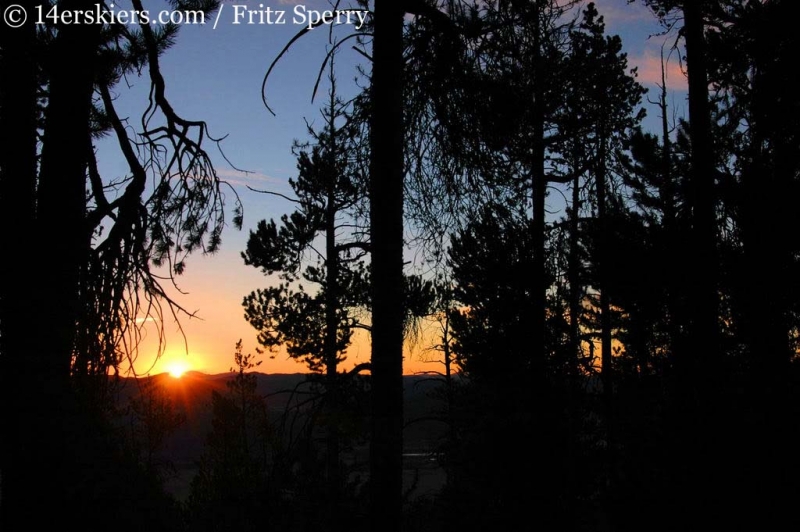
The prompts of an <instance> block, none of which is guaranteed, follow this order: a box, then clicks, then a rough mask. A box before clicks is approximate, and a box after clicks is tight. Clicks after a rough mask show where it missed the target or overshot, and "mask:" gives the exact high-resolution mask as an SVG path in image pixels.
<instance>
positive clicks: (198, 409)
mask: <svg viewBox="0 0 800 532" xmlns="http://www.w3.org/2000/svg"><path fill="white" fill-rule="evenodd" d="M255 375H256V378H257V391H258V393H259V394H260V395H261V396H263V397H265V398H266V402H267V408H268V410H269V414H270V417H271V418H272V420H273V421H276V420H277V419H278V418H279V417H280V416H281V414H282V413H283V412H284V410H285V407H286V405H287V402H288V401H289V398H290V397H291V393H289V392H291V391H292V390H295V389H296V388H298V387H299V388H300V389H301V390H305V391H308V390H309V389H310V385H309V384H304V383H305V382H306V380H307V377H308V376H307V375H306V374H301V373H295V374H264V373H255ZM234 377H235V374H234V373H222V374H216V375H207V374H204V373H200V372H196V371H190V372H187V373H185V374H184V375H183V376H182V377H180V378H174V377H172V376H171V375H169V374H167V373H163V374H159V375H154V376H151V377H144V378H139V379H134V378H123V379H119V380H118V387H117V389H116V390H117V398H118V404H119V406H120V407H121V408H122V409H124V407H125V406H126V405H128V404H129V403H130V401H131V399H132V398H134V397H137V396H139V395H140V394H141V393H143V390H146V389H147V388H148V387H150V386H155V387H156V388H157V389H158V390H159V393H161V392H163V393H164V394H165V395H166V397H168V398H169V400H170V402H171V403H172V405H173V407H174V409H175V410H176V411H177V412H178V413H180V414H181V415H182V416H183V417H184V418H185V421H184V422H183V424H182V425H181V426H180V427H178V429H177V430H176V431H175V432H174V433H172V434H171V435H170V437H169V438H168V439H167V441H166V442H165V444H164V447H163V450H162V453H160V454H161V458H162V459H164V460H166V461H168V462H170V463H172V464H173V465H174V466H175V467H176V469H177V471H178V478H177V479H173V484H174V485H173V486H172V487H171V490H172V491H173V492H174V493H175V494H176V495H177V496H179V497H181V498H182V497H185V496H186V495H187V494H188V489H189V483H190V481H191V478H192V477H193V476H194V474H195V472H196V470H197V463H198V462H199V460H200V458H201V456H202V454H203V447H204V445H205V442H206V439H207V436H208V434H209V433H210V431H211V426H212V425H211V421H212V408H211V395H212V392H213V391H217V392H219V393H221V394H223V395H224V394H226V393H227V390H228V389H227V386H226V383H227V382H228V381H230V380H231V379H233V378H234ZM403 385H404V394H405V405H404V409H405V423H406V429H405V431H404V447H405V451H406V453H407V454H408V457H407V462H408V464H407V465H412V466H413V464H415V463H418V462H419V463H422V462H429V460H428V459H425V458H424V457H425V456H429V455H430V454H431V453H433V452H435V451H436V450H437V449H438V446H439V445H440V442H441V441H442V438H443V437H444V435H445V433H446V425H445V424H444V423H443V421H442V420H441V412H442V411H443V410H444V404H443V402H442V401H441V400H440V399H437V398H436V393H437V390H439V389H440V388H441V386H442V384H441V382H440V381H437V380H434V379H431V378H430V377H423V376H405V377H404V378H403ZM440 395H441V394H440ZM126 422H129V421H125V420H123V421H122V423H126ZM362 453H366V449H363V450H362V451H359V454H362ZM364 459H366V455H365V456H364ZM425 467H429V466H427V465H425Z"/></svg>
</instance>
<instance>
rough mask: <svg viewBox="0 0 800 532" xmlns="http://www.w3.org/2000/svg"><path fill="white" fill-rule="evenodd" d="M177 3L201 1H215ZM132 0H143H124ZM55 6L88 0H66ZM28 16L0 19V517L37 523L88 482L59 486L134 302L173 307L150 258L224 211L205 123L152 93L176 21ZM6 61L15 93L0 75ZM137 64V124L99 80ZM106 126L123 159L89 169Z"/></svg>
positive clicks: (201, 234)
mask: <svg viewBox="0 0 800 532" xmlns="http://www.w3.org/2000/svg"><path fill="white" fill-rule="evenodd" d="M181 5H184V6H188V7H197V8H198V9H203V10H206V11H213V9H215V8H216V7H217V5H218V4H216V3H215V2H193V3H189V4H185V3H182V4H181ZM133 6H134V8H136V9H139V10H142V9H143V7H142V5H141V2H139V1H138V0H134V3H133ZM3 7H4V9H5V7H6V6H5V4H4V6H3ZM59 7H60V8H62V9H65V10H66V9H69V10H71V9H76V10H91V9H94V8H95V5H94V4H91V3H89V2H88V1H86V0H73V1H68V2H66V3H64V4H63V5H62V4H59ZM33 22H34V21H33V20H32V17H28V22H27V23H26V24H23V26H22V27H21V28H17V29H14V28H10V27H7V26H5V25H4V26H3V29H2V35H1V36H0V38H2V43H0V46H2V49H3V54H2V65H0V68H2V71H3V73H4V74H3V76H2V82H0V85H2V88H0V94H2V98H3V99H2V104H1V105H2V107H1V108H0V121H2V123H0V129H1V130H2V132H3V135H4V139H13V138H14V137H17V138H18V139H19V140H11V143H10V146H11V147H14V148H15V151H13V152H12V151H6V150H5V149H4V151H3V156H2V161H0V202H1V203H2V211H3V213H4V214H3V216H4V217H5V218H4V221H6V222H9V223H10V222H11V221H12V220H14V225H16V224H18V223H20V222H24V223H26V224H27V225H26V229H25V231H23V230H20V231H18V233H19V236H14V237H12V244H17V243H19V244H21V246H20V247H19V248H17V249H18V250H19V251H20V252H25V253H26V256H27V257H28V258H29V259H30V261H31V262H30V264H31V265H32V266H25V265H24V264H23V263H22V261H19V264H15V265H11V264H9V265H4V268H7V269H6V270H4V271H3V273H4V275H5V274H9V275H13V276H14V278H15V284H16V283H18V286H24V287H26V289H25V290H27V293H25V290H11V289H10V285H8V284H6V283H4V284H3V292H2V294H0V306H2V311H0V327H2V330H1V331H0V337H2V345H0V358H1V359H2V362H1V363H2V367H0V373H1V374H2V378H3V384H4V386H3V392H2V393H3V394H4V395H3V404H4V405H10V404H12V402H13V401H14V400H19V398H25V402H26V404H28V405H29V408H28V409H27V411H25V412H15V411H14V409H11V408H4V412H3V414H4V420H6V427H7V430H4V432H5V433H7V434H10V435H11V436H9V437H8V438H7V439H5V438H4V444H3V449H2V451H3V455H2V469H3V497H2V501H3V502H2V514H3V515H2V519H3V523H4V524H5V523H12V522H28V523H30V524H31V526H37V524H39V525H41V526H42V527H44V528H51V527H52V526H49V525H55V524H59V525H63V524H64V523H65V522H70V520H72V519H80V518H83V517H85V515H86V513H85V512H84V511H83V506H82V505H84V504H88V503H87V502H86V501H88V500H89V499H90V498H89V497H83V496H82V495H81V494H80V493H78V491H80V490H79V489H76V490H70V489H67V486H70V485H76V486H80V485H81V483H80V482H79V481H77V480H76V479H80V478H81V476H82V475H83V474H84V473H83V472H84V471H86V468H85V464H86V463H87V462H88V461H90V460H97V459H98V457H97V456H91V453H90V452H89V450H88V449H89V446H82V444H81V442H82V441H85V440H87V439H90V435H92V434H94V433H95V432H96V431H95V430H93V428H92V427H96V423H97V418H98V417H101V416H102V411H103V410H104V409H105V408H106V407H107V405H108V400H107V397H104V396H102V394H100V393H95V392H96V391H97V390H98V389H100V387H102V386H103V385H104V384H105V380H106V379H107V373H108V371H109V369H117V368H118V367H119V365H120V363H121V362H122V361H123V360H124V359H125V357H127V356H130V355H133V356H135V348H136V345H137V343H138V340H139V338H140V336H139V326H138V325H137V321H136V320H137V318H141V317H142V315H141V314H146V315H148V316H154V317H156V318H158V319H160V318H162V317H163V315H164V314H165V313H167V314H177V313H180V312H182V309H181V308H180V307H179V306H178V305H177V304H175V302H173V301H172V300H170V299H169V298H168V297H167V296H166V294H165V292H164V290H163V288H162V286H161V280H160V278H159V277H158V276H157V275H155V272H153V271H151V265H153V264H155V265H159V264H165V265H168V266H169V267H170V270H169V271H168V273H167V275H168V276H171V275H173V274H180V273H181V272H182V271H183V268H184V259H185V257H186V256H187V255H188V254H189V253H191V252H193V251H197V250H201V251H203V252H213V251H214V250H216V249H217V248H218V246H219V240H220V234H221V231H222V227H223V225H224V213H223V210H222V200H223V194H222V189H221V187H222V183H221V181H220V180H219V179H218V177H217V175H216V173H215V171H214V168H213V166H212V165H211V163H210V159H209V157H208V155H207V153H206V151H205V148H206V145H207V143H208V142H209V137H208V131H207V128H206V125H205V124H204V123H203V122H199V121H190V120H186V119H184V118H182V117H181V116H179V115H178V114H177V112H176V110H175V109H174V108H173V107H172V105H171V104H170V103H169V101H168V99H167V97H166V88H165V84H164V78H163V76H162V75H161V72H160V66H159V56H160V54H161V53H163V52H164V51H165V50H166V49H167V48H168V47H169V45H170V44H171V43H172V42H173V40H174V38H175V35H176V31H177V26H173V25H167V26H163V27H160V28H158V29H156V28H153V27H151V26H150V25H149V24H143V25H141V26H140V27H138V28H137V27H135V26H130V27H128V26H123V25H114V26H108V27H105V26H103V25H101V24H71V25H69V24H65V25H62V24H57V25H55V26H50V25H46V26H42V27H39V28H38V30H37V29H35V28H34V25H33ZM18 67H22V68H21V70H19V72H20V76H21V77H20V79H19V81H20V83H21V85H20V87H21V88H22V89H21V90H22V91H26V92H25V94H24V95H23V94H22V93H21V92H20V89H18V88H15V87H14V85H15V84H16V82H15V81H12V80H14V79H15V78H17V74H16V72H17V70H16V69H17V68H18ZM12 72H13V73H14V74H11V73H12ZM139 73H146V74H147V75H148V77H149V80H150V83H151V87H152V92H151V99H150V102H149V107H148V108H147V109H146V110H145V112H144V113H143V117H142V122H141V124H140V127H141V130H140V131H139V132H138V133H137V134H132V133H131V130H129V129H128V127H127V125H126V123H125V122H124V121H123V120H122V119H121V118H120V117H119V116H118V115H117V114H116V112H115V109H114V101H113V96H112V91H113V89H114V87H115V86H116V85H117V83H118V82H119V81H120V80H121V79H122V77H123V76H126V75H138V74H139ZM107 133H111V134H113V135H115V136H116V138H117V141H118V144H119V148H120V152H121V154H122V156H123V157H124V159H125V161H126V162H127V164H128V166H129V174H128V175H127V176H125V177H123V178H122V179H121V180H117V181H114V180H111V179H109V178H108V176H101V175H100V174H99V173H98V171H97V164H96V160H95V152H94V139H96V138H98V137H99V136H101V135H104V134H107ZM37 139H38V140H40V144H39V146H38V150H37V143H36V142H37ZM210 141H211V142H213V138H211V140H210ZM16 148H19V150H18V151H17V150H16ZM37 164H38V166H37ZM148 182H149V183H152V185H153V186H152V187H148V186H147V185H148ZM17 213H19V215H20V218H19V219H16V214H17ZM238 221H239V214H238V213H237V216H236V218H235V219H234V222H238ZM9 226H11V225H9ZM4 262H6V261H4ZM29 335H32V336H33V337H35V338H37V344H36V346H35V352H36V353H38V355H37V357H36V363H35V365H36V368H37V369H36V371H35V372H32V374H31V377H30V379H28V380H26V381H25V382H22V381H21V380H20V379H17V378H16V374H17V373H18V368H19V363H20V361H22V360H29V357H28V356H27V354H28V353H29V352H30V350H31V348H30V346H29V345H28V343H29V341H28V337H29ZM6 384H7V386H6ZM52 397H57V398H59V400H57V401H53V400H52ZM12 398H16V399H13V400H12ZM99 437H100V436H99V435H98V438H99ZM42 457H47V459H42ZM104 496H105V497H108V498H113V497H115V496H118V494H115V493H114V491H113V490H109V491H107V492H106V493H105V494H104ZM34 497H43V498H44V499H46V500H48V501H50V505H51V509H52V511H51V512H37V511H35V509H31V508H30V506H29V505H27V504H25V503H24V502H23V501H25V500H32V499H33V498H34ZM105 506H107V507H109V508H110V507H114V506H116V503H113V502H108V503H107V504H106V505H105Z"/></svg>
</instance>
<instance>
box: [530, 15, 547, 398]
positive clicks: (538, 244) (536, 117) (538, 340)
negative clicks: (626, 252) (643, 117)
mask: <svg viewBox="0 0 800 532" xmlns="http://www.w3.org/2000/svg"><path fill="white" fill-rule="evenodd" d="M532 9H533V10H534V13H533V17H534V19H533V32H534V35H533V54H534V57H533V79H534V87H533V102H532V124H531V127H532V145H531V150H532V155H531V187H532V196H533V228H532V230H533V261H534V266H533V272H531V273H532V280H531V282H532V283H533V324H532V332H533V336H532V340H533V342H532V343H533V353H532V355H533V359H532V363H531V367H532V369H533V379H534V382H533V385H532V388H533V389H535V390H536V391H537V393H538V392H541V391H542V390H543V389H544V383H545V380H546V368H547V349H546V341H545V340H546V338H545V336H546V330H547V267H546V265H547V258H546V257H545V242H546V238H545V232H546V229H547V226H546V223H545V216H546V211H545V197H546V195H547V175H546V171H545V145H544V86H543V84H544V76H545V73H544V68H543V65H542V9H543V7H542V5H541V1H540V0H536V1H535V2H534V6H533V8H532ZM534 401H537V402H538V399H534Z"/></svg>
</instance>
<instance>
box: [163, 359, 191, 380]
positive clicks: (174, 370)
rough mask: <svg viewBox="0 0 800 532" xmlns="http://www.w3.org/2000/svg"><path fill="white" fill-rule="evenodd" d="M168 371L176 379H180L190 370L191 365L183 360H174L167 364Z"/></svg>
mask: <svg viewBox="0 0 800 532" xmlns="http://www.w3.org/2000/svg"><path fill="white" fill-rule="evenodd" d="M166 369H167V372H168V373H169V374H170V375H171V376H172V377H173V378H175V379H180V378H181V377H182V376H183V374H184V373H186V372H187V371H188V370H189V365H188V364H187V363H186V362H184V361H183V360H172V361H170V362H168V363H167V365H166Z"/></svg>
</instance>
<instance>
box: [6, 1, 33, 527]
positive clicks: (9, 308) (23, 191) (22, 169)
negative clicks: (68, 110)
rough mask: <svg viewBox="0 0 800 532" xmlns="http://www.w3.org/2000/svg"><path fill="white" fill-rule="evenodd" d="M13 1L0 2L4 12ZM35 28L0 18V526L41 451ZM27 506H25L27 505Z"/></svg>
mask: <svg viewBox="0 0 800 532" xmlns="http://www.w3.org/2000/svg"><path fill="white" fill-rule="evenodd" d="M10 4H11V2H2V3H0V10H2V11H5V10H6V9H7V7H8V6H9V5H10ZM35 42H36V29H35V26H34V24H33V20H32V19H31V17H28V21H27V23H25V24H24V25H23V26H22V27H20V28H16V29H14V28H11V27H10V26H8V25H6V24H5V23H0V49H1V50H2V55H0V61H1V62H0V135H1V137H0V144H1V145H2V149H0V220H2V227H3V228H5V230H4V232H3V239H4V242H3V247H4V249H5V250H6V251H7V252H6V253H4V254H3V259H2V260H0V278H2V281H0V409H2V410H0V419H2V425H1V426H0V432H2V433H3V436H2V437H0V471H2V486H0V501H1V502H0V529H3V530H6V529H11V525H12V523H24V522H26V518H27V517H28V516H27V515H26V513H27V512H28V511H38V509H36V508H30V506H31V505H30V504H29V501H31V500H34V499H33V495H34V493H35V492H34V488H35V486H34V484H35V482H36V481H34V482H31V478H30V476H29V471H28V469H27V467H28V464H31V463H34V464H35V463H36V461H38V460H41V457H39V456H36V455H35V454H33V453H32V451H33V449H34V445H35V443H36V441H35V436H34V434H33V433H32V432H31V431H30V430H27V427H26V426H25V425H24V424H25V423H26V422H27V423H30V422H31V421H32V420H31V419H29V418H27V414H28V413H29V412H28V409H29V408H30V406H31V405H30V403H29V402H28V401H27V398H28V396H31V395H36V394H37V393H39V392H37V391H36V390H31V389H30V387H29V385H30V381H29V379H28V376H27V375H26V376H25V377H24V378H22V375H23V373H24V372H25V371H26V370H29V369H32V370H33V371H34V372H35V371H36V368H35V364H36V362H35V361H33V360H30V358H31V357H32V356H34V354H35V353H36V351H37V348H38V344H37V338H33V337H31V336H30V332H29V327H30V324H32V323H35V308H34V306H33V305H32V304H31V299H30V298H29V297H28V296H27V294H26V293H25V291H26V290H32V289H34V287H35V286H36V284H37V283H39V282H41V279H37V278H36V277H35V276H34V275H33V272H32V269H31V252H32V248H33V239H32V238H31V236H30V231H31V230H32V229H33V225H34V222H35V206H36V196H35V195H36V127H37V124H36V118H37V98H36V93H37V87H38V84H37V65H38V58H37V57H36V55H35V50H36V46H35ZM26 509H28V510H26Z"/></svg>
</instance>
